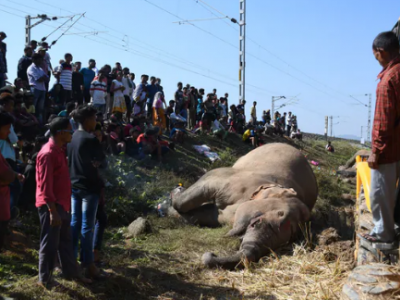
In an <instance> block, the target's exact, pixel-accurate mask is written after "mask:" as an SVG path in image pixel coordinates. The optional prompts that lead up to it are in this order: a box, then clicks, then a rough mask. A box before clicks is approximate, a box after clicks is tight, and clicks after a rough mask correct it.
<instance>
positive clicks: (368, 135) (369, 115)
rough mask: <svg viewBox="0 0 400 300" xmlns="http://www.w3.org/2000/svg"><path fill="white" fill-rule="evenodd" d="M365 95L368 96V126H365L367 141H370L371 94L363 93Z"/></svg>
mask: <svg viewBox="0 0 400 300" xmlns="http://www.w3.org/2000/svg"><path fill="white" fill-rule="evenodd" d="M365 96H369V102H368V128H367V141H368V142H370V141H371V112H372V94H365Z"/></svg>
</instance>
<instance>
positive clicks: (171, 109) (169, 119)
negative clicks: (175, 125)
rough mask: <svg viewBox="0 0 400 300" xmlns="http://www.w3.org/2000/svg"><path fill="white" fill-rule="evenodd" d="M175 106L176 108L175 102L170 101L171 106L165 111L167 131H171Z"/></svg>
mask: <svg viewBox="0 0 400 300" xmlns="http://www.w3.org/2000/svg"><path fill="white" fill-rule="evenodd" d="M174 106H175V101H174V100H170V101H169V106H168V107H167V109H166V111H165V115H166V127H167V131H170V130H171V114H172V113H173V112H174Z"/></svg>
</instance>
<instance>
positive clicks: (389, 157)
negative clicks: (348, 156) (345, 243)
mask: <svg viewBox="0 0 400 300" xmlns="http://www.w3.org/2000/svg"><path fill="white" fill-rule="evenodd" d="M372 49H373V53H374V56H375V58H376V59H377V60H378V61H379V63H380V64H381V66H382V67H383V70H382V72H381V73H380V74H379V75H378V79H380V82H379V84H378V87H377V91H376V107H375V117H374V124H373V128H372V154H371V156H370V157H369V159H368V164H369V167H370V168H371V187H370V199H371V210H372V215H373V222H374V229H373V230H372V232H371V233H370V234H366V235H363V236H362V237H363V238H364V239H366V240H368V241H370V242H374V243H392V242H393V241H394V240H395V223H394V208H395V198H396V195H395V192H396V181H397V178H398V175H397V171H398V167H399V162H400V126H399V123H400V55H399V51H400V47H399V40H398V38H397V37H396V35H395V34H394V33H393V32H391V31H390V32H383V33H381V34H379V35H378V36H377V37H376V38H375V40H374V42H373V46H372Z"/></svg>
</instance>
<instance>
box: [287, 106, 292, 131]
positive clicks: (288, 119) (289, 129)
mask: <svg viewBox="0 0 400 300" xmlns="http://www.w3.org/2000/svg"><path fill="white" fill-rule="evenodd" d="M292 123H293V116H292V112H291V111H289V114H288V116H287V117H286V135H287V136H290V131H291V130H292Z"/></svg>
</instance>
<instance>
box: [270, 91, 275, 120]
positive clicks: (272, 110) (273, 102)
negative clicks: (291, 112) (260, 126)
mask: <svg viewBox="0 0 400 300" xmlns="http://www.w3.org/2000/svg"><path fill="white" fill-rule="evenodd" d="M271 119H272V120H274V121H275V97H274V96H272V101H271Z"/></svg>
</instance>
